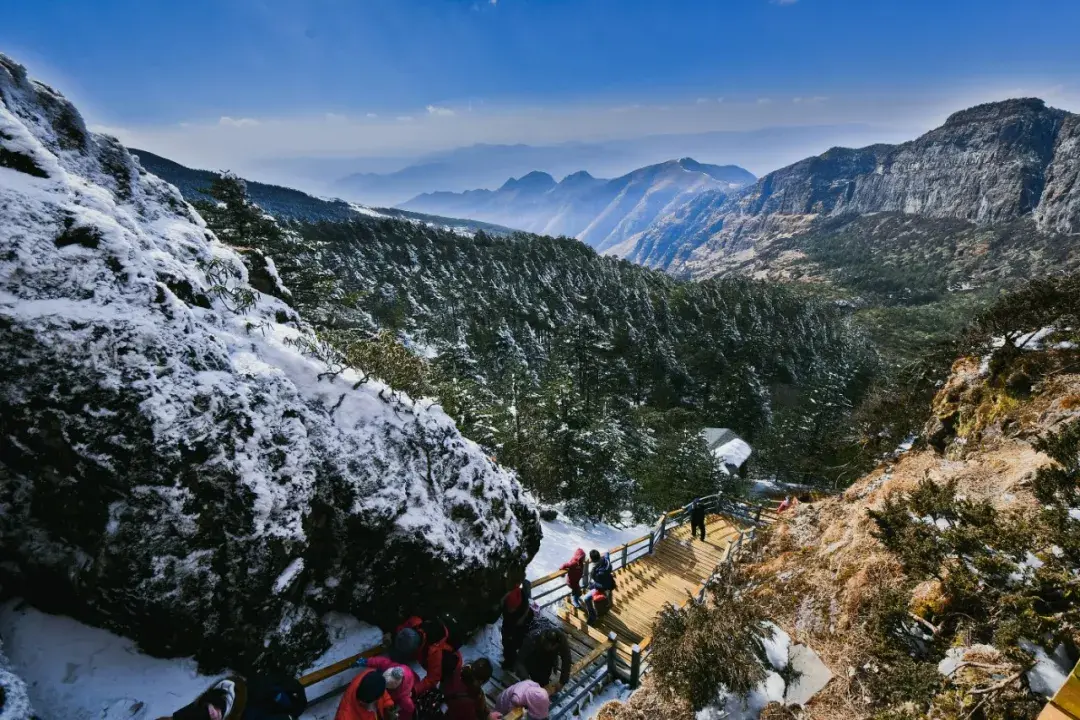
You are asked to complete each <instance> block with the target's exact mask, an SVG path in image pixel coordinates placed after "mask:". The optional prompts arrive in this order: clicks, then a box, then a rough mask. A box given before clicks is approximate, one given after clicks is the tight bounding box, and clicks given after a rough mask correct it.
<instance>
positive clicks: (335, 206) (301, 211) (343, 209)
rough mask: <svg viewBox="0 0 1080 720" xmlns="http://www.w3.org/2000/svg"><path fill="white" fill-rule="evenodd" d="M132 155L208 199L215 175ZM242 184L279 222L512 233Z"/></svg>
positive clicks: (190, 195) (191, 195)
mask: <svg viewBox="0 0 1080 720" xmlns="http://www.w3.org/2000/svg"><path fill="white" fill-rule="evenodd" d="M131 154H132V155H135V156H136V157H138V158H139V164H140V165H142V167H143V168H145V169H146V170H149V171H150V172H152V173H153V174H155V175H157V176H158V177H160V178H162V179H163V180H166V181H168V182H169V183H171V184H172V185H175V186H176V188H177V189H178V190H179V191H180V194H181V195H183V196H184V199H185V200H187V201H188V202H195V201H196V200H209V199H210V196H209V195H207V194H206V192H205V190H206V189H207V188H208V187H210V184H211V183H212V182H213V180H214V178H215V177H216V176H217V173H216V172H214V171H212V170H197V169H194V168H189V167H187V166H185V165H181V164H180V163H178V162H175V161H173V160H170V159H168V158H165V157H162V156H160V155H156V154H154V153H152V152H148V151H146V150H135V149H132V150H131ZM245 184H246V185H247V191H248V195H249V196H250V197H251V199H252V201H253V202H255V204H257V205H258V206H259V207H261V208H262V209H263V210H265V211H266V212H268V213H270V214H271V215H273V216H274V217H275V218H277V219H278V220H295V221H299V222H323V221H326V222H345V221H351V220H359V219H363V218H365V217H373V218H379V217H387V218H396V219H399V220H411V221H414V222H420V223H425V224H428V225H432V226H436V227H445V228H449V229H451V230H457V231H461V232H469V233H471V232H476V231H479V230H482V231H484V232H488V233H493V234H496V235H506V234H508V233H511V232H513V230H512V229H511V228H508V227H501V226H498V225H494V224H491V223H485V222H478V221H475V220H468V219H464V218H451V217H443V216H436V215H428V214H424V213H417V212H409V211H407V210H400V209H397V208H368V207H365V206H362V205H356V204H353V203H349V202H346V201H344V200H340V199H337V198H332V199H326V198H320V197H315V196H314V195H309V194H307V193H305V192H302V191H300V190H294V189H293V188H287V187H282V186H280V185H270V184H267V183H261V182H255V181H252V180H245Z"/></svg>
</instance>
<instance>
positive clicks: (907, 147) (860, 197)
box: [626, 99, 1080, 276]
mask: <svg viewBox="0 0 1080 720" xmlns="http://www.w3.org/2000/svg"><path fill="white" fill-rule="evenodd" d="M1077 128H1078V118H1077V116H1075V115H1072V114H1070V113H1067V112H1064V111H1062V110H1056V109H1053V108H1048V107H1047V106H1046V105H1045V103H1044V102H1043V101H1042V100H1037V99H1019V100H1008V101H1005V102H999V103H990V104H987V105H980V106H977V107H974V108H970V109H968V110H964V111H961V112H958V113H956V114H954V115H953V116H951V117H950V118H949V119H948V120H947V121H946V123H945V124H944V125H942V126H941V127H939V128H936V129H934V130H932V131H930V132H929V133H927V134H926V135H924V136H922V137H920V138H918V139H916V140H913V141H911V142H908V143H904V144H902V145H895V146H891V145H874V146H870V147H867V148H862V149H859V150H851V149H845V148H834V149H832V150H829V151H828V152H826V153H824V154H822V155H820V156H818V157H813V158H808V159H806V160H803V161H801V162H798V163H796V164H794V165H791V166H789V167H786V168H783V169H781V170H777V171H776V172H773V173H769V174H768V175H766V176H765V177H763V178H761V179H760V180H759V181H758V182H757V183H756V184H754V185H753V186H751V187H749V188H747V189H746V190H745V191H743V192H742V193H739V194H737V195H735V196H734V197H724V196H723V195H720V194H714V195H711V196H703V197H702V198H699V199H697V200H696V201H695V203H694V205H695V207H693V208H690V207H685V208H681V209H680V210H679V211H678V212H676V213H672V214H669V215H666V216H661V217H659V218H658V219H657V221H655V222H654V223H653V224H652V226H651V227H649V228H648V229H647V230H645V231H644V232H643V233H641V234H640V235H639V236H638V237H636V238H634V243H633V247H632V248H629V249H628V250H627V252H626V255H627V256H628V257H630V258H631V259H634V260H636V261H639V262H646V263H648V264H651V265H658V266H660V267H665V268H667V269H670V270H673V271H676V272H685V273H689V274H693V275H696V276H708V275H711V274H716V270H715V268H716V267H717V266H721V267H722V266H723V265H725V264H730V262H729V261H730V259H731V258H732V256H736V255H739V254H742V256H743V257H745V256H746V254H748V253H749V254H751V255H752V254H754V253H755V252H757V251H758V250H760V249H761V247H762V246H763V245H765V246H767V245H768V244H769V243H770V242H771V241H773V240H775V239H776V238H779V237H786V236H790V235H792V234H798V233H800V232H802V231H803V230H804V229H805V227H806V225H807V223H808V222H811V221H815V220H820V219H822V218H825V217H839V216H849V215H850V216H858V215H866V214H870V213H879V212H892V213H904V214H910V215H916V216H919V217H923V218H931V219H945V220H965V221H968V222H971V223H975V224H977V225H993V224H999V223H1008V222H1011V221H1014V220H1017V219H1020V218H1025V217H1032V218H1033V219H1034V220H1035V222H1036V226H1037V228H1038V230H1039V231H1043V232H1056V233H1066V234H1069V233H1080V183H1078V182H1077V176H1078V173H1080V149H1078V148H1080V140H1078V138H1080V130H1078V129H1077ZM658 248H660V249H661V250H660V251H659V252H658V251H657V249H658Z"/></svg>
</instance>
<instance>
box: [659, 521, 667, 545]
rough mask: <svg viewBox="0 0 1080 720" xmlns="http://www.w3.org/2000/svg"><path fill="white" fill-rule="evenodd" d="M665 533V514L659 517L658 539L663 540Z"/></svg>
mask: <svg viewBox="0 0 1080 720" xmlns="http://www.w3.org/2000/svg"><path fill="white" fill-rule="evenodd" d="M666 535H667V515H664V516H663V517H661V518H660V539H661V540H663V539H664V537H665V536H666Z"/></svg>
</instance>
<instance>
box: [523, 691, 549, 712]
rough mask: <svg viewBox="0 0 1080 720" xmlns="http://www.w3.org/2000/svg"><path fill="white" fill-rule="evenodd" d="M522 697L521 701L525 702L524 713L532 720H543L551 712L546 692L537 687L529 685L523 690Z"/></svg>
mask: <svg viewBox="0 0 1080 720" xmlns="http://www.w3.org/2000/svg"><path fill="white" fill-rule="evenodd" d="M524 695H525V697H524V698H522V699H523V700H524V701H525V711H526V712H527V713H529V717H530V718H532V720H543V719H544V718H546V717H547V716H548V712H550V711H551V698H550V697H548V694H547V690H545V689H544V688H542V687H540V686H539V685H531V686H529V687H527V688H525V692H524Z"/></svg>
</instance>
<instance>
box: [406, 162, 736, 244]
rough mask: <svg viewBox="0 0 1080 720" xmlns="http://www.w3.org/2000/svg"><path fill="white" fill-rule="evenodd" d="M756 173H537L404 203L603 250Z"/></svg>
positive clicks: (663, 168)
mask: <svg viewBox="0 0 1080 720" xmlns="http://www.w3.org/2000/svg"><path fill="white" fill-rule="evenodd" d="M755 180H756V178H755V177H754V176H753V175H752V174H751V173H749V172H747V171H746V170H744V169H742V168H740V167H737V166H734V165H724V166H720V165H705V164H702V163H699V162H696V161H694V160H692V159H690V158H683V159H682V160H671V161H668V162H664V163H660V164H658V165H650V166H648V167H643V168H639V169H638V170H635V171H633V172H631V173H628V174H626V175H623V176H622V177H619V178H615V179H614V180H604V179H599V178H594V177H593V176H592V175H590V174H589V173H587V172H584V171H579V172H575V173H573V174H570V175H567V176H566V177H565V178H563V180H562V181H561V182H556V181H555V178H553V177H552V176H551V175H549V174H547V173H545V172H539V171H534V172H530V173H529V174H527V175H524V176H522V177H520V178H517V179H514V178H511V179H510V180H507V181H506V182H505V183H504V184H503V185H502V187H500V188H499V189H498V190H470V191H467V192H463V193H451V192H436V193H425V194H423V195H418V196H417V197H415V198H413V199H412V200H409V201H408V202H406V203H404V204H402V206H401V207H402V208H404V209H407V210H414V211H417V212H425V213H435V214H439V215H453V216H459V217H469V218H476V219H479V220H483V221H485V222H493V223H498V224H501V225H509V226H512V227H516V228H520V229H522V230H527V231H529V232H534V233H537V234H540V235H554V236H559V235H565V236H568V237H576V238H578V239H579V240H581V241H582V242H585V243H587V244H589V245H591V246H592V247H594V248H596V249H597V250H598V251H600V252H606V251H612V252H614V253H615V254H624V253H621V252H619V250H618V248H620V247H621V246H622V244H623V243H625V242H627V241H628V240H630V239H631V238H635V237H637V236H638V235H639V234H640V233H642V232H643V231H645V230H646V229H647V228H648V227H649V226H650V225H651V224H652V223H653V222H655V221H656V220H657V219H658V218H660V217H663V216H665V215H667V214H669V213H671V212H673V211H675V210H676V209H677V208H679V207H682V206H683V205H685V204H686V203H687V202H689V201H690V200H691V199H692V198H693V197H695V196H696V195H699V194H701V193H703V192H706V191H716V192H720V193H730V192H732V191H734V190H738V189H740V188H742V187H744V186H746V185H749V184H751V183H753V182H754V181H755Z"/></svg>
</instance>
